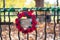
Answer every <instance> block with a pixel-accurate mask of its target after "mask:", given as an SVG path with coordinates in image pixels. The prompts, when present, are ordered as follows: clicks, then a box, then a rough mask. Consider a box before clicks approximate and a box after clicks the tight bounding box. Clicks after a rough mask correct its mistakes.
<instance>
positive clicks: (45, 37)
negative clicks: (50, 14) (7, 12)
mask: <svg viewBox="0 0 60 40" xmlns="http://www.w3.org/2000/svg"><path fill="white" fill-rule="evenodd" d="M44 13H45V15H44V16H45V17H46V11H44ZM44 30H45V40H46V35H47V33H46V19H45V29H44Z"/></svg>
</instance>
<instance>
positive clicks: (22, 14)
mask: <svg viewBox="0 0 60 40" xmlns="http://www.w3.org/2000/svg"><path fill="white" fill-rule="evenodd" d="M27 13H28V16H30V17H31V18H32V27H31V28H27V29H26V30H24V28H23V27H21V24H20V20H19V19H20V18H22V17H25V16H26V15H25V14H24V12H22V13H18V18H16V20H15V22H16V27H17V29H18V30H19V31H20V32H22V33H24V34H27V33H30V32H33V31H34V30H36V27H35V26H36V24H37V21H36V16H35V15H32V13H33V11H28V12H27Z"/></svg>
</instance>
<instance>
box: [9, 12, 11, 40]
mask: <svg viewBox="0 0 60 40" xmlns="http://www.w3.org/2000/svg"><path fill="white" fill-rule="evenodd" d="M8 18H9V25H8V26H9V38H10V40H11V35H10V33H11V28H10V21H11V20H10V12H8Z"/></svg>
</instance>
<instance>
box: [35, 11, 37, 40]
mask: <svg viewBox="0 0 60 40" xmlns="http://www.w3.org/2000/svg"><path fill="white" fill-rule="evenodd" d="M35 12H36V19H37V11H35ZM35 40H37V27H36V37H35Z"/></svg>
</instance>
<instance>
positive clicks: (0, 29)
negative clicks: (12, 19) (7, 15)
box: [0, 13, 2, 40]
mask: <svg viewBox="0 0 60 40" xmlns="http://www.w3.org/2000/svg"><path fill="white" fill-rule="evenodd" d="M0 38H1V40H2V27H1V13H0Z"/></svg>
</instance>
